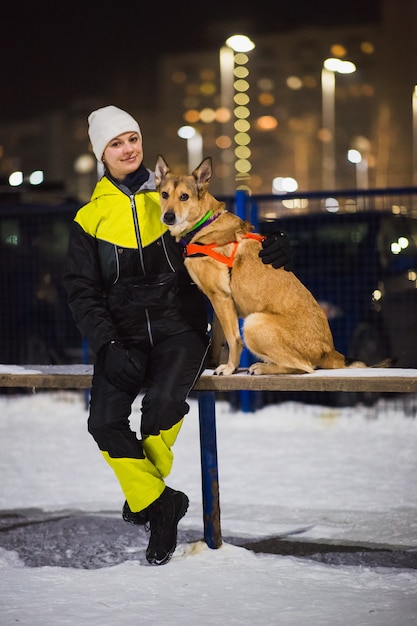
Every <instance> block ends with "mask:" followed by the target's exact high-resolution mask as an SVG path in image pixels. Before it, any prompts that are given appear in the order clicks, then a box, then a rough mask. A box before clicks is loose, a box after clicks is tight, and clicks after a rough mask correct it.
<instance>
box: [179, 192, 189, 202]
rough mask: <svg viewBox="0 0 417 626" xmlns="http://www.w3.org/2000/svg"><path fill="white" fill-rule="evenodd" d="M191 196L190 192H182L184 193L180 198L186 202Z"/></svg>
mask: <svg viewBox="0 0 417 626" xmlns="http://www.w3.org/2000/svg"><path fill="white" fill-rule="evenodd" d="M189 197H190V196H189V195H188V193H182V194H181V195H180V200H181V202H186V201H187V200H188V198H189Z"/></svg>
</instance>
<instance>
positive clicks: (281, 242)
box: [259, 230, 292, 272]
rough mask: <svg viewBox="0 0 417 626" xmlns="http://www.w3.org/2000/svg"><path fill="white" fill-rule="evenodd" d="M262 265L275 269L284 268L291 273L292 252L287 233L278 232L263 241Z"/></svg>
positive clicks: (261, 251) (260, 254) (260, 253)
mask: <svg viewBox="0 0 417 626" xmlns="http://www.w3.org/2000/svg"><path fill="white" fill-rule="evenodd" d="M259 256H260V257H261V259H262V263H265V265H269V264H271V265H272V267H273V268H274V269H278V268H279V267H284V269H285V270H287V271H288V272H290V271H291V259H292V250H291V244H290V240H289V239H288V237H287V235H286V234H285V233H281V232H280V231H278V230H276V231H274V232H273V233H270V234H269V235H267V237H265V239H264V240H263V241H262V250H260V252H259Z"/></svg>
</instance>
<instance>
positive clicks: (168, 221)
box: [162, 211, 175, 226]
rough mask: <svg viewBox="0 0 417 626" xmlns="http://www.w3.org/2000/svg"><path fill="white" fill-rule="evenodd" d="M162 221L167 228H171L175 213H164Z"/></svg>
mask: <svg viewBox="0 0 417 626" xmlns="http://www.w3.org/2000/svg"><path fill="white" fill-rule="evenodd" d="M162 221H163V222H164V224H166V225H167V226H172V225H173V224H175V213H174V211H167V212H166V213H164V215H163V218H162Z"/></svg>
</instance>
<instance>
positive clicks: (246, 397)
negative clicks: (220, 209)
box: [235, 189, 253, 413]
mask: <svg viewBox="0 0 417 626" xmlns="http://www.w3.org/2000/svg"><path fill="white" fill-rule="evenodd" d="M247 198H248V195H247V193H246V191H243V190H241V189H238V190H237V191H236V192H235V205H236V215H237V216H238V217H240V219H242V220H247V219H248V215H247V213H248V211H247ZM249 221H250V220H249ZM242 326H243V320H239V328H240V329H242ZM241 334H242V331H241ZM251 363H253V359H252V354H251V352H250V351H249V350H248V349H247V348H246V347H244V348H243V351H242V356H241V357H240V366H241V367H244V368H248V367H249V365H251ZM239 397H240V408H241V409H242V411H243V412H244V413H250V412H251V411H252V403H251V398H252V397H253V392H250V391H248V390H247V389H245V390H243V391H241V392H240V393H239Z"/></svg>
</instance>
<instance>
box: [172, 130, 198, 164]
mask: <svg viewBox="0 0 417 626" xmlns="http://www.w3.org/2000/svg"><path fill="white" fill-rule="evenodd" d="M177 135H178V137H181V139H185V140H186V141H187V156H188V171H189V172H190V173H191V172H192V171H193V170H194V169H195V168H196V167H197V165H200V163H201V161H202V160H203V137H202V136H201V134H200V133H199V132H198V131H197V130H196V129H195V128H194V127H193V126H181V127H180V128H179V129H178V130H177Z"/></svg>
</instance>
